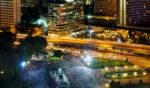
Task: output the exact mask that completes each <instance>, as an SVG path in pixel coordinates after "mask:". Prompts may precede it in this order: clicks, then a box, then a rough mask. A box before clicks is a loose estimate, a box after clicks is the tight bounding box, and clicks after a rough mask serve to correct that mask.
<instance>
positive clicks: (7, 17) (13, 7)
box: [0, 0, 21, 27]
mask: <svg viewBox="0 0 150 88" xmlns="http://www.w3.org/2000/svg"><path fill="white" fill-rule="evenodd" d="M20 1H21V0H0V27H12V26H15V25H16V24H18V23H19V22H20V16H21V7H20Z"/></svg>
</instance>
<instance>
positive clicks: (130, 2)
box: [117, 0, 149, 26]
mask: <svg viewBox="0 0 150 88" xmlns="http://www.w3.org/2000/svg"><path fill="white" fill-rule="evenodd" d="M147 2H148V0H118V2H117V3H118V11H117V12H118V16H117V17H118V25H120V26H140V25H145V24H146V23H147V22H148V21H149V15H148V13H146V10H147V8H146V5H145V4H146V3H147Z"/></svg>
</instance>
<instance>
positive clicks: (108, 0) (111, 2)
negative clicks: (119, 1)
mask: <svg viewBox="0 0 150 88" xmlns="http://www.w3.org/2000/svg"><path fill="white" fill-rule="evenodd" d="M116 10H117V9H116V0H94V13H95V14H98V15H101V16H110V17H115V16H116Z"/></svg>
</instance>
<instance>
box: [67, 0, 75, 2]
mask: <svg viewBox="0 0 150 88" xmlns="http://www.w3.org/2000/svg"><path fill="white" fill-rule="evenodd" d="M73 1H74V0H66V2H73Z"/></svg>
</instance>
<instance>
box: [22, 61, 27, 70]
mask: <svg viewBox="0 0 150 88" xmlns="http://www.w3.org/2000/svg"><path fill="white" fill-rule="evenodd" d="M26 64H27V63H26V62H24V61H23V62H21V67H22V68H23V69H24V67H25V66H26Z"/></svg>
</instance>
